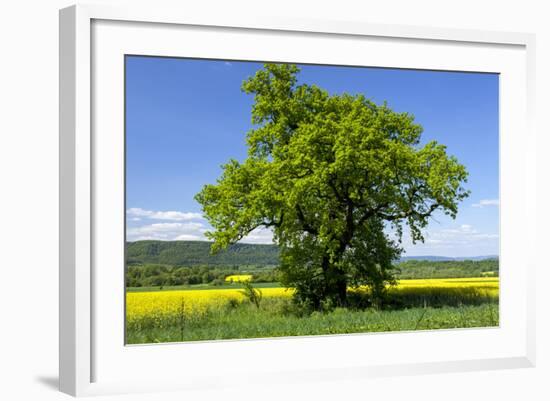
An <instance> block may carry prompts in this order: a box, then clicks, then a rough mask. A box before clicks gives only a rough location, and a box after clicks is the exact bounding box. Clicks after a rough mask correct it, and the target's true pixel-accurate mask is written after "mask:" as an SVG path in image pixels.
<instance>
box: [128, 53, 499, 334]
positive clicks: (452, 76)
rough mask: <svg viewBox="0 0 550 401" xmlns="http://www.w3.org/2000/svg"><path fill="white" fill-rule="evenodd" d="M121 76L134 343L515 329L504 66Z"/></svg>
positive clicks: (222, 69)
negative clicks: (509, 292)
mask: <svg viewBox="0 0 550 401" xmlns="http://www.w3.org/2000/svg"><path fill="white" fill-rule="evenodd" d="M124 85H125V87H124V92H125V93H124V125H125V132H124V137H125V200H124V201H125V205H124V209H125V238H121V241H124V244H125V262H124V266H121V267H120V268H121V269H124V280H125V291H126V293H125V302H126V304H125V314H126V315H125V344H127V345H131V344H134V345H139V344H150V343H174V342H188V341H216V340H235V339H261V338H274V337H295V336H319V335H349V334H359V333H363V334H364V333H382V332H383V333H389V332H398V331H425V330H439V329H473V328H489V327H495V328H498V327H499V230H500V227H499V208H500V203H499V199H500V197H499V179H500V178H499V74H497V73H487V72H479V73H478V72H459V71H435V70H415V69H403V68H381V67H375V66H355V65H353V66H351V65H320V64H302V63H299V62H297V63H291V62H286V61H285V62H281V61H269V60H259V61H243V60H218V59H197V58H177V57H157V56H148V55H125V59H124ZM121 244H122V242H121ZM121 274H122V270H121Z"/></svg>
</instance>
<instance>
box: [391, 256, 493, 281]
mask: <svg viewBox="0 0 550 401" xmlns="http://www.w3.org/2000/svg"><path fill="white" fill-rule="evenodd" d="M396 267H397V269H398V270H399V273H398V275H397V276H398V278H402V279H407V278H410V279H414V278H455V277H483V276H498V275H499V270H498V259H485V260H463V261H454V260H453V261H437V262H436V261H427V260H407V261H405V262H401V263H399V264H397V266H396Z"/></svg>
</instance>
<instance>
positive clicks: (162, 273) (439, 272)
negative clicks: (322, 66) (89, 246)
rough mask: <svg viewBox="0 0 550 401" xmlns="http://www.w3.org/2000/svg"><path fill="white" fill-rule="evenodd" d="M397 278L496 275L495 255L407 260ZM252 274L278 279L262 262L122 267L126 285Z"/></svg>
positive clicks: (220, 280) (217, 281) (261, 279)
mask: <svg viewBox="0 0 550 401" xmlns="http://www.w3.org/2000/svg"><path fill="white" fill-rule="evenodd" d="M396 269H397V272H398V274H397V278H401V279H421V278H455V277H483V276H489V277H493V276H495V277H496V276H498V274H499V268H498V259H487V260H478V261H471V260H465V261H426V260H409V261H406V262H401V263H399V264H397V265H396ZM243 273H247V274H252V282H256V283H272V282H277V281H279V279H278V276H277V274H278V273H277V269H274V268H265V267H262V266H255V267H254V266H247V267H246V268H245V269H239V268H238V267H235V266H219V267H212V266H206V265H203V266H172V265H163V264H143V265H136V264H134V265H129V266H128V267H127V271H126V286H127V287H164V286H178V285H196V284H210V285H223V284H225V278H226V277H227V276H230V275H233V274H243Z"/></svg>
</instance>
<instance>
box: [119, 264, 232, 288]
mask: <svg viewBox="0 0 550 401" xmlns="http://www.w3.org/2000/svg"><path fill="white" fill-rule="evenodd" d="M235 273H237V272H236V271H234V270H233V269H232V268H211V267H208V266H192V267H187V266H170V265H152V264H151V265H150V264H147V265H130V266H128V268H127V269H126V286H127V287H158V286H178V285H196V284H212V285H221V284H223V283H224V279H225V277H226V276H229V275H231V274H235Z"/></svg>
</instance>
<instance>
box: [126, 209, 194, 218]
mask: <svg viewBox="0 0 550 401" xmlns="http://www.w3.org/2000/svg"><path fill="white" fill-rule="evenodd" d="M126 215H127V216H132V217H134V218H141V217H145V218H148V219H153V220H171V221H184V220H197V219H202V214H200V213H193V212H178V211H175V210H169V211H154V210H145V209H142V208H139V207H131V208H129V209H128V210H126ZM134 221H136V220H134Z"/></svg>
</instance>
